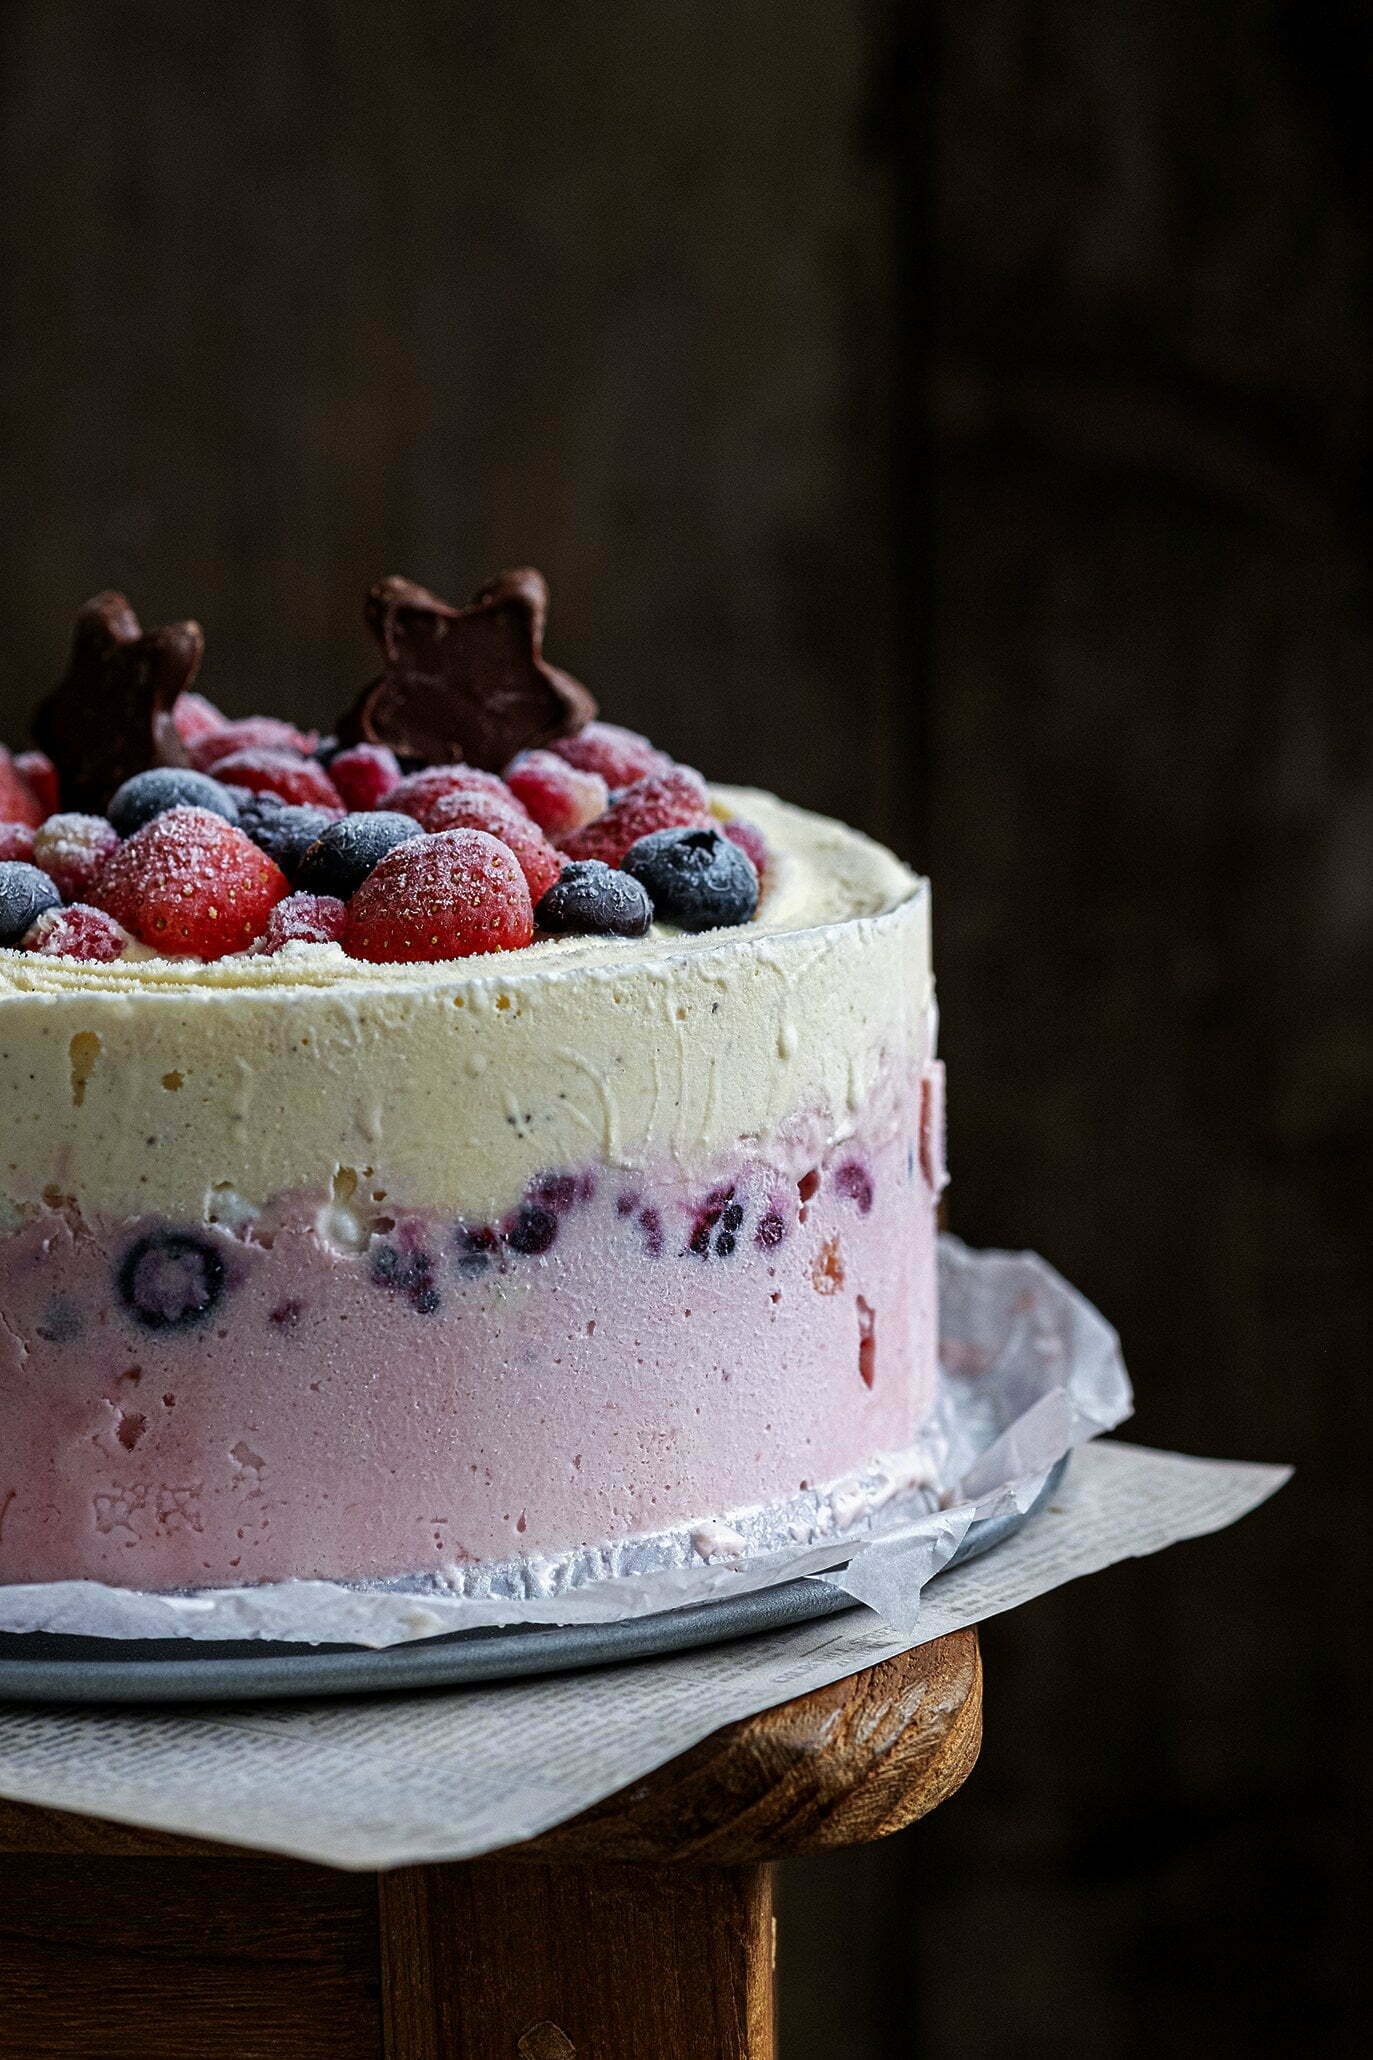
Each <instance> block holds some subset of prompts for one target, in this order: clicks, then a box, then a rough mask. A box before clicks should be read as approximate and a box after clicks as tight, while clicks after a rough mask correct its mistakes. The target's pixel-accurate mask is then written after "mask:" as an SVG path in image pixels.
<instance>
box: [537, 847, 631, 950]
mask: <svg viewBox="0 0 1373 2060" xmlns="http://www.w3.org/2000/svg"><path fill="white" fill-rule="evenodd" d="M534 920H535V921H536V922H537V924H538V926H539V928H540V929H541V930H547V931H549V932H550V934H551V935H553V936H554V937H642V936H644V935H645V933H646V932H647V930H648V926H649V924H650V923H651V922H652V921H653V903H652V902H651V901H650V900H649V898H648V890H647V889H646V888H645V887H643V886H641V885H640V883H639V881H638V880H632V879H631V878H630V876H629V874H628V873H621V872H616V871H615V870H614V869H613V868H612V867H610V866H608V865H605V864H604V863H603V862H602V861H601V860H600V859H599V858H581V859H574V860H573V861H572V862H571V863H570V864H568V865H565V866H564V867H563V872H562V878H561V879H559V880H555V881H554V883H553V885H552V886H551V887H550V888H549V890H548V892H547V893H546V894H545V895H544V896H543V898H542V900H541V901H539V902H537V903H536V904H535V908H534Z"/></svg>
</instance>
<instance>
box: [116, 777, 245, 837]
mask: <svg viewBox="0 0 1373 2060" xmlns="http://www.w3.org/2000/svg"><path fill="white" fill-rule="evenodd" d="M169 808H208V809H209V811H210V813H211V815H222V816H223V818H224V820H225V822H226V823H236V822H237V821H238V808H237V806H236V805H235V802H234V798H233V796H232V794H229V793H226V792H225V790H224V788H223V787H222V786H221V785H220V782H219V781H218V780H217V779H214V780H212V779H211V778H210V776H209V774H208V773H202V772H195V771H193V770H192V769H191V768H190V767H189V766H179V765H154V766H150V767H149V769H148V771H147V772H140V773H135V774H134V776H133V778H132V779H130V780H125V782H124V784H123V786H122V787H117V788H116V789H115V791H114V793H113V794H112V795H111V796H110V802H109V806H108V807H107V809H106V810H105V813H106V815H107V816H108V817H109V819H110V821H111V822H112V823H113V824H114V826H115V828H116V830H118V832H119V834H120V836H121V837H132V835H133V833H134V831H135V830H141V829H142V827H143V825H144V823H150V822H151V821H152V819H153V817H154V816H158V815H165V814H166V812H167V810H168V809H169Z"/></svg>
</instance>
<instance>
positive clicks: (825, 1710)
mask: <svg viewBox="0 0 1373 2060" xmlns="http://www.w3.org/2000/svg"><path fill="white" fill-rule="evenodd" d="M981 1691H982V1676H981V1666H980V1662H979V1658H978V1649H977V1634H976V1633H975V1632H974V1631H959V1632H956V1633H955V1634H954V1635H953V1636H951V1637H948V1638H940V1639H936V1640H935V1641H934V1642H933V1643H931V1644H929V1645H924V1646H921V1647H920V1648H919V1649H918V1650H917V1651H915V1652H911V1653H907V1654H905V1655H903V1657H901V1658H900V1659H895V1660H889V1661H887V1662H885V1663H884V1664H883V1665H881V1666H876V1667H871V1668H869V1669H867V1670H866V1671H865V1672H863V1673H861V1674H854V1675H852V1676H850V1677H849V1679H848V1680H845V1681H839V1682H836V1683H835V1684H834V1686H833V1687H830V1688H822V1689H818V1690H817V1691H816V1692H815V1693H814V1694H812V1695H803V1696H800V1697H798V1698H797V1700H796V1701H794V1702H789V1703H784V1704H783V1705H782V1706H781V1707H780V1708H778V1709H774V1710H769V1711H767V1712H765V1713H764V1714H763V1715H761V1716H756V1717H750V1718H748V1719H746V1720H745V1721H743V1722H741V1723H737V1724H729V1725H727V1726H726V1727H725V1729H724V1730H722V1731H717V1732H716V1733H715V1734H714V1736H713V1737H710V1738H708V1739H706V1740H705V1741H704V1743H702V1744H701V1745H699V1746H696V1747H695V1748H694V1749H693V1750H692V1751H691V1752H688V1753H684V1754H683V1755H682V1757H681V1758H680V1759H677V1760H673V1761H672V1762H671V1763H670V1764H669V1765H668V1766H666V1767H663V1768H661V1769H660V1770H659V1771H658V1772H657V1773H656V1774H653V1775H650V1776H649V1777H648V1778H647V1779H646V1780H643V1781H640V1782H637V1783H636V1784H635V1785H634V1786H633V1787H632V1788H627V1789H624V1790H622V1791H621V1793H620V1794H618V1795H615V1796H612V1797H610V1798H609V1799H608V1800H607V1801H606V1802H603V1803H600V1804H598V1805H597V1806H596V1807H595V1808H594V1809H591V1810H588V1811H586V1812H585V1814H584V1815H582V1816H580V1817H577V1818H574V1819H573V1820H572V1821H571V1822H569V1823H567V1824H561V1825H559V1826H558V1827H557V1828H556V1829H555V1830H553V1831H549V1832H545V1833H544V1835H543V1836H542V1837H541V1838H537V1839H534V1840H531V1841H530V1843H529V1844H527V1845H522V1846H517V1847H513V1848H512V1849H511V1850H509V1851H508V1852H505V1853H502V1854H500V1855H499V1856H498V1857H497V1858H495V1859H489V1860H477V1861H472V1862H468V1863H465V1864H461V1865H453V1866H435V1867H403V1868H399V1869H397V1870H396V1871H394V1872H392V1873H388V1874H381V1875H374V1874H344V1873H340V1872H338V1871H337V1870H335V1869H332V1868H325V1867H316V1866H310V1865H307V1864H305V1863H304V1862H301V1861H295V1860H282V1859H275V1858H272V1857H271V1856H269V1855H265V1854H261V1853H248V1852H241V1851H239V1850H237V1849H235V1848H232V1847H228V1846H217V1845H210V1844H204V1843H198V1842H194V1841H192V1840H189V1839H180V1838H170V1837H166V1836H164V1835H162V1834H160V1833H154V1832H143V1831H137V1830H130V1829H128V1828H126V1827H124V1826H121V1825H116V1824H108V1823H104V1822H99V1821H96V1820H94V1819H92V1818H87V1817H76V1816H71V1815H68V1814H66V1813H65V1812H61V1811H55V1810H39V1809H31V1808H28V1807H25V1806H23V1805H20V1804H17V1803H8V1802H3V1801H0V1853H3V1854H4V1855H5V1859H4V1862H3V1871H2V1872H0V1882H3V1890H2V1891H0V2060H231V2056H232V2060H362V2056H364V2055H366V2056H367V2060H574V2056H580V2060H771V2056H772V2055H773V2054H774V2051H775V2042H774V2029H773V1964H774V1959H775V1952H774V1933H775V1926H774V1920H773V1913H772V1891H773V1864H774V1862H775V1861H776V1860H778V1859H779V1858H782V1857H784V1856H785V1855H787V1854H789V1853H813V1852H819V1851H823V1850H824V1849H826V1848H830V1847H835V1846H843V1845H858V1844H863V1843H865V1842H866V1841H868V1840H870V1839H876V1838H882V1837H884V1836H885V1835H886V1834H887V1833H888V1832H890V1831H898V1830H900V1829H901V1827H902V1826H903V1825H906V1824H910V1823H913V1822H914V1820H915V1819H916V1818H917V1817H922V1816H924V1815H925V1814H926V1812H927V1811H929V1810H932V1809H933V1808H934V1807H935V1806H936V1804H938V1803H941V1802H942V1801H943V1800H944V1798H945V1797H946V1796H947V1795H950V1794H952V1792H953V1790H954V1789H955V1788H957V1787H958V1785H959V1783H960V1782H961V1781H962V1780H963V1779H964V1778H965V1776H966V1775H967V1774H968V1772H969V1770H970V1768H971V1767H972V1764H973V1761H974V1760H975V1759H976V1757H977V1750H978V1745H979V1742H980V1738H981V1703H982V1693H981ZM516 1743H517V1742H516Z"/></svg>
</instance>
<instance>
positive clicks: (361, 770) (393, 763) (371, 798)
mask: <svg viewBox="0 0 1373 2060" xmlns="http://www.w3.org/2000/svg"><path fill="white" fill-rule="evenodd" d="M316 756H317V762H319V763H321V764H323V763H325V761H323V760H319V759H318V754H316ZM326 770H327V771H328V774H329V777H330V779H331V780H332V781H333V783H334V785H335V786H336V787H337V788H338V792H339V798H340V800H341V801H342V802H343V804H344V806H345V808H349V809H354V810H357V809H364V808H380V807H381V804H382V802H383V801H385V799H386V797H387V795H388V794H389V793H390V792H391V790H392V788H393V787H397V786H399V785H400V777H401V773H400V760H399V759H398V758H397V757H396V754H395V752H394V751H392V750H391V749H390V748H389V746H388V745H386V744H354V745H353V746H352V747H351V749H349V750H347V751H333V752H331V753H330V755H329V759H328V761H327V766H326Z"/></svg>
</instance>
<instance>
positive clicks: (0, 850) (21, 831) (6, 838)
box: [0, 823, 119, 865]
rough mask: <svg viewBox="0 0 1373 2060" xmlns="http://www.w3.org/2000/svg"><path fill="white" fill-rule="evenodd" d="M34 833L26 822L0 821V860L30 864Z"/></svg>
mask: <svg viewBox="0 0 1373 2060" xmlns="http://www.w3.org/2000/svg"><path fill="white" fill-rule="evenodd" d="M36 834H37V833H36V832H35V831H33V830H31V829H30V828H29V826H28V824H27V823H0V860H4V859H7V858H22V859H23V861H24V863H25V864H26V865H28V864H30V863H31V862H32V860H33V840H34V837H35V835H36ZM115 841H116V843H117V842H118V841H119V840H118V839H117V838H116V839H115Z"/></svg>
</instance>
